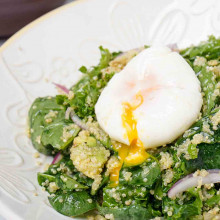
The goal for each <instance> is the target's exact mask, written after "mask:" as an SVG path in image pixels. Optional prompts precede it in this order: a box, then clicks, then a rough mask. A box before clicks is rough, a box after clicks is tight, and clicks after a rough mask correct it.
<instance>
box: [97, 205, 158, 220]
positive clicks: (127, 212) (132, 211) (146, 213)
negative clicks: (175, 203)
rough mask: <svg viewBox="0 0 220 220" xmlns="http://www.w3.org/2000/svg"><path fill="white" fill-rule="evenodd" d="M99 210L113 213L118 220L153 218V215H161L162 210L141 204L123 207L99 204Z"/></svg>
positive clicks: (103, 213)
mask: <svg viewBox="0 0 220 220" xmlns="http://www.w3.org/2000/svg"><path fill="white" fill-rule="evenodd" d="M98 210H99V212H100V213H101V214H102V215H106V214H113V215H114V218H115V219H118V220H123V219H126V220H141V219H146V220H148V219H152V218H153V217H156V216H160V212H159V211H155V210H153V209H152V208H151V206H148V207H147V208H144V207H142V206H141V205H139V204H135V205H131V206H126V207H122V208H109V207H102V206H98Z"/></svg>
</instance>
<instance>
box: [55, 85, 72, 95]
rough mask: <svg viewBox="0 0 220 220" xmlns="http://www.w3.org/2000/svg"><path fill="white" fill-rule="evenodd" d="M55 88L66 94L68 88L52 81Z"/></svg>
mask: <svg viewBox="0 0 220 220" xmlns="http://www.w3.org/2000/svg"><path fill="white" fill-rule="evenodd" d="M53 84H54V85H55V86H56V87H57V88H59V89H61V90H62V91H63V92H65V93H66V94H69V89H67V88H66V87H65V86H63V85H61V84H58V83H53Z"/></svg>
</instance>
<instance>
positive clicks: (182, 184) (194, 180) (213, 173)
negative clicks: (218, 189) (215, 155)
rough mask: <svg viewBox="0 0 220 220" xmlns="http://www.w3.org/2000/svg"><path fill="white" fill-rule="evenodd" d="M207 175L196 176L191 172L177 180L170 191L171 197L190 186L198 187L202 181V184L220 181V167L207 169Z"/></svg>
mask: <svg viewBox="0 0 220 220" xmlns="http://www.w3.org/2000/svg"><path fill="white" fill-rule="evenodd" d="M207 172H208V174H207V175H206V176H204V177H203V176H194V174H193V173H192V174H189V175H187V176H186V177H184V178H183V179H181V180H179V181H177V182H176V183H175V184H174V185H173V186H172V187H171V188H170V190H169V191H168V197H169V198H175V196H176V194H178V193H181V192H184V191H186V190H187V189H189V188H192V187H196V186H198V185H199V182H200V181H202V182H201V184H202V185H204V184H210V183H220V169H213V170H207Z"/></svg>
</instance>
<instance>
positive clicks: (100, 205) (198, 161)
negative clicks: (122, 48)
mask: <svg viewBox="0 0 220 220" xmlns="http://www.w3.org/2000/svg"><path fill="white" fill-rule="evenodd" d="M100 51H101V59H100V62H99V64H98V65H97V66H95V67H92V68H91V69H87V68H86V67H84V66H83V67H81V68H80V71H81V72H82V73H84V76H83V78H82V79H81V80H80V81H79V82H78V83H77V84H76V85H74V86H72V87H71V88H70V91H71V94H72V96H69V95H57V96H56V97H44V98H37V99H36V100H35V101H34V103H33V104H32V106H31V108H30V110H29V119H28V122H29V127H30V138H31V140H32V143H33V146H34V147H35V148H36V149H37V150H38V151H39V152H41V153H43V154H46V155H52V154H56V153H57V152H61V153H62V155H64V157H63V159H62V160H61V161H59V162H57V163H56V164H51V165H50V166H49V168H48V170H47V171H45V172H44V173H38V182H39V185H40V186H42V188H43V189H44V190H46V191H47V192H48V193H49V197H48V198H49V202H50V204H51V205H52V207H53V208H54V209H55V210H57V211H58V212H60V213H62V214H63V215H66V216H78V215H82V214H84V213H87V212H88V211H90V210H95V209H97V210H98V211H99V213H100V214H102V215H104V216H107V217H109V216H110V217H112V216H111V215H114V218H115V219H133V220H136V219H137V220H139V219H151V218H154V217H160V216H162V217H164V218H165V219H201V216H202V214H203V213H205V212H207V211H209V210H210V209H213V208H215V207H216V206H217V205H218V204H219V201H220V190H219V187H220V186H219V185H218V184H215V185H213V186H210V187H209V188H207V187H205V186H202V187H201V188H198V187H197V188H192V189H189V190H187V191H186V192H183V193H182V194H181V195H178V196H177V197H176V198H175V199H170V198H168V196H167V192H168V191H169V189H170V188H171V187H172V186H173V184H174V183H175V182H177V181H178V180H180V179H181V178H183V177H184V176H186V175H188V174H189V173H192V172H194V171H196V170H198V169H220V126H219V122H217V123H216V118H218V117H219V101H220V98H219V87H220V85H219V84H220V70H219V69H220V39H217V38H215V37H213V36H211V37H209V39H208V41H206V42H202V43H201V44H199V45H198V46H192V47H190V48H186V49H184V50H181V51H180V54H181V55H182V56H183V57H184V59H186V61H187V62H188V63H189V64H190V65H191V67H192V68H193V69H194V71H195V73H196V74H197V76H198V79H199V81H200V82H201V88H202V92H203V101H204V105H203V110H202V114H201V117H200V118H199V119H198V121H197V122H196V123H195V124H194V125H193V126H192V127H191V128H190V129H189V130H187V131H186V132H185V133H184V134H183V136H182V137H180V138H179V139H177V140H176V141H175V142H174V143H172V144H170V145H168V146H166V147H161V148H158V149H156V150H155V151H152V152H151V155H152V156H151V157H150V158H149V159H148V160H147V161H145V162H144V163H143V164H141V165H138V166H134V167H124V166H123V167H122V169H121V170H120V173H119V185H118V186H116V187H112V186H111V184H110V178H109V172H108V165H109V164H108V162H109V161H111V159H112V158H114V157H115V158H117V156H118V155H117V152H114V150H113V148H112V146H111V140H110V138H109V137H108V136H107V135H106V134H104V132H103V131H102V130H101V129H100V128H99V127H97V126H96V127H95V130H94V127H93V130H89V131H86V132H87V133H88V134H87V136H86V137H83V136H82V134H84V135H85V133H86V132H84V133H82V127H79V126H78V125H76V124H74V122H73V121H72V120H69V119H65V112H66V110H67V108H69V107H70V108H71V109H72V110H73V111H74V114H75V115H77V116H78V117H79V118H80V119H81V120H82V122H83V123H85V124H86V123H88V122H91V121H92V123H93V125H95V124H96V116H95V112H94V106H95V104H96V102H97V100H98V98H99V95H100V94H101V91H102V89H103V88H104V87H105V86H106V85H107V83H108V81H109V80H110V79H111V77H112V76H113V75H114V74H115V72H114V71H112V72H111V71H110V72H108V73H106V71H105V69H106V68H108V67H109V66H110V65H111V62H112V61H114V59H115V58H116V57H117V56H118V55H119V53H110V52H109V51H108V50H107V49H103V48H102V47H100ZM103 137H105V138H103ZM198 137H199V138H200V141H199V142H198V141H196V140H197V139H198ZM196 138H197V139H196ZM73 143H74V145H75V146H77V147H78V148H77V149H81V148H82V149H85V147H87V149H92V148H97V149H96V151H94V152H97V151H98V150H99V149H101V147H105V148H106V149H108V151H109V152H110V155H111V157H109V161H108V162H107V163H106V164H105V166H104V167H103V169H102V170H101V171H100V174H99V175H100V178H101V179H100V181H99V182H98V184H97V183H96V181H97V180H96V179H92V178H90V177H88V176H86V175H85V173H82V172H80V171H79V170H78V169H77V168H76V167H78V166H74V163H73V161H72V160H71V154H72V153H70V147H71V146H72V145H73ZM103 152H104V151H103ZM82 153H83V152H82ZM92 157H93V158H92ZM91 158H92V159H94V155H93V156H91ZM91 158H90V159H91ZM97 158H98V157H97ZM164 158H165V161H166V162H168V163H167V164H166V165H164V164H163V161H164ZM103 161H104V163H105V160H102V162H103ZM94 185H96V186H97V187H96V188H95V189H94ZM207 195H208V196H207ZM110 217H109V218H110Z"/></svg>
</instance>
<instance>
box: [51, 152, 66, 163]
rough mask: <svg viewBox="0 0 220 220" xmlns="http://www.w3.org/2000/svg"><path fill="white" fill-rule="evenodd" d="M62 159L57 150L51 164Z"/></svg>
mask: <svg viewBox="0 0 220 220" xmlns="http://www.w3.org/2000/svg"><path fill="white" fill-rule="evenodd" d="M62 159H63V155H62V154H61V153H60V152H59V153H57V154H56V155H55V157H54V158H53V161H52V163H51V164H55V163H58V162H59V161H61V160H62Z"/></svg>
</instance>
